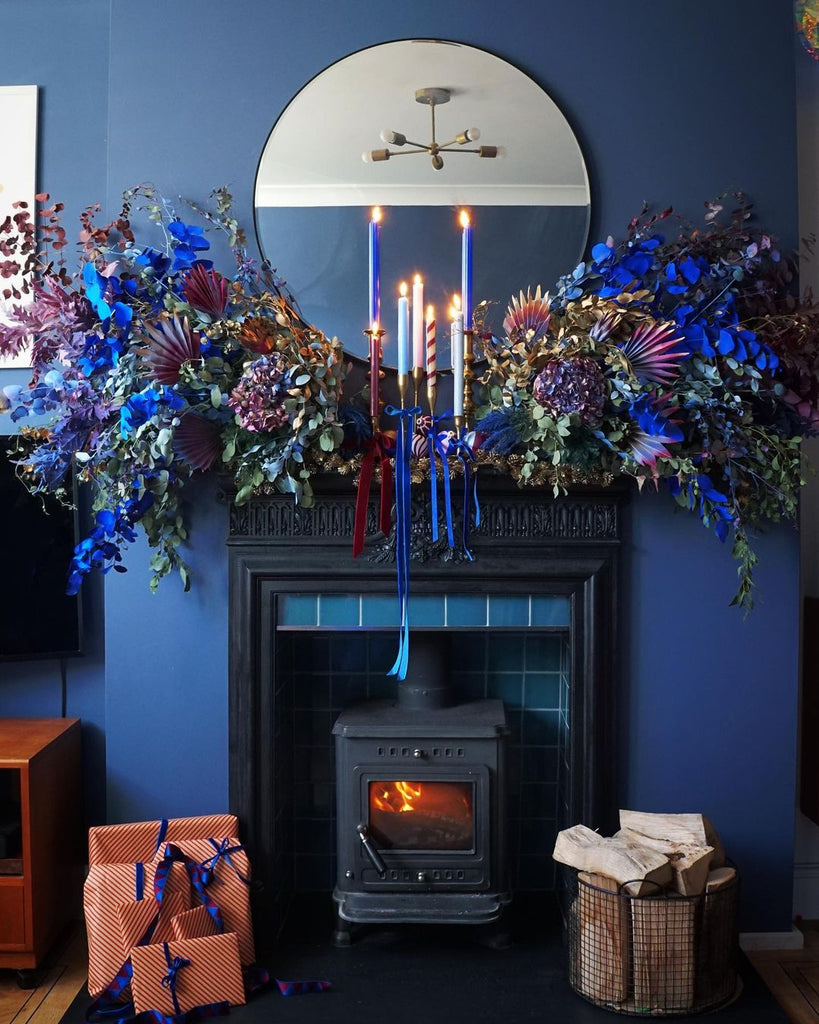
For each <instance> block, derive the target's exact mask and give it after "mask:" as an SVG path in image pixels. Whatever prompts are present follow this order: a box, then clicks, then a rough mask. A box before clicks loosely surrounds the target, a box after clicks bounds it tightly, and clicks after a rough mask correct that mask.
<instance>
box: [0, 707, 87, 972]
mask: <svg viewBox="0 0 819 1024" xmlns="http://www.w3.org/2000/svg"><path fill="white" fill-rule="evenodd" d="M80 754H81V750H80V722H79V719H76V718H0V794H2V802H1V803H0V809H2V815H3V819H4V824H5V825H6V828H5V830H4V831H5V834H4V844H3V848H2V851H0V967H11V968H17V970H18V971H19V972H20V975H19V976H20V981H21V984H25V983H26V981H27V978H28V975H29V972H31V971H32V970H33V969H34V968H36V967H37V966H38V965H39V964H40V963H41V961H42V959H43V957H44V956H45V954H46V952H47V951H48V949H49V947H50V946H51V944H52V943H53V941H54V939H55V938H56V937H57V935H58V934H59V932H60V931H61V930H62V928H63V927H64V926H65V925H66V924H67V923H68V921H69V920H70V919H71V918H72V917H75V916H76V915H77V910H78V907H79V898H80V892H81V886H82V864H83V852H82V851H83V842H82V837H83V823H82V799H81V783H80Z"/></svg>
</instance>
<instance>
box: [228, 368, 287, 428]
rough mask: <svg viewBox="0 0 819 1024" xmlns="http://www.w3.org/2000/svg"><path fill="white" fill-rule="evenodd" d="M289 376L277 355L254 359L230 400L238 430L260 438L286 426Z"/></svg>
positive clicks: (229, 403) (231, 394)
mask: <svg viewBox="0 0 819 1024" xmlns="http://www.w3.org/2000/svg"><path fill="white" fill-rule="evenodd" d="M286 375H287V364H286V362H285V360H284V358H283V357H282V356H281V355H279V353H278V352H273V353H271V355H269V356H262V357H261V358H260V359H254V360H253V362H252V363H250V364H249V365H248V366H247V367H245V371H244V373H243V374H242V376H241V378H240V380H239V383H238V384H237V385H236V387H235V388H234V389H233V391H231V393H230V397H229V398H228V405H229V406H230V408H231V409H232V410H233V411H234V412H235V413H236V421H237V422H238V424H239V426H241V427H244V429H245V430H252V431H254V432H256V433H260V434H264V433H270V432H272V431H274V430H278V429H279V427H281V426H284V424H285V423H286V422H287V420H288V416H289V414H288V412H287V410H286V409H285V408H284V399H285V397H286V396H287V388H286V384H285V377H286Z"/></svg>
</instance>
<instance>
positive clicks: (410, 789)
mask: <svg viewBox="0 0 819 1024" xmlns="http://www.w3.org/2000/svg"><path fill="white" fill-rule="evenodd" d="M422 791H423V786H422V785H421V783H420V782H385V783H384V785H383V789H380V790H378V791H376V792H374V793H373V795H372V802H373V806H374V807H376V808H377V809H378V810H379V811H414V810H415V807H414V806H413V800H420V798H421V793H422Z"/></svg>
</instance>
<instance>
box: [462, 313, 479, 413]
mask: <svg viewBox="0 0 819 1024" xmlns="http://www.w3.org/2000/svg"><path fill="white" fill-rule="evenodd" d="M474 344H475V332H474V331H473V330H472V328H471V327H470V328H468V329H467V330H465V331H464V415H463V422H464V426H465V427H466V429H467V430H471V429H472V425H473V424H472V419H473V416H474V413H475V403H474V402H473V400H472V384H473V382H474V380H475V371H474V369H473V364H474V362H475V348H474ZM459 430H460V428H459Z"/></svg>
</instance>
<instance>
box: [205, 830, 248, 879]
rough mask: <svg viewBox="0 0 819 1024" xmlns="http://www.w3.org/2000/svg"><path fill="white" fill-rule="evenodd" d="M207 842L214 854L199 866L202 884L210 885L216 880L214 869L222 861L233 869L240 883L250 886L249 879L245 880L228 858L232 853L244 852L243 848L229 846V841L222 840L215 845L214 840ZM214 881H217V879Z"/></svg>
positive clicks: (240, 846)
mask: <svg viewBox="0 0 819 1024" xmlns="http://www.w3.org/2000/svg"><path fill="white" fill-rule="evenodd" d="M208 842H209V843H210V845H211V846H212V847H213V848H214V850H215V851H216V853H214V855H213V856H212V857H207V858H206V859H205V860H203V861H202V863H201V864H200V865H199V867H200V868H201V869H202V884H203V885H210V883H211V882H212V881H213V880H214V879H215V878H216V868H217V866H218V864H219V861H220V860H223V859H224V861H225V863H226V864H229V865H230V866H231V867H232V868H233V870H234V872H235V874H236V877H237V878H239V879H240V880H241V881H242V882H244V884H245V885H250V879H249V878H245V876H244V875H243V874H242V872H241V871H240V870H239V869H238V868H237V867H236V865H235V864H234V863H233V860H232V859H231V856H230V855H231V854H232V853H238V852H239V851H240V850H244V846H242V845H236V846H231V845H230V840H229V839H223V840H222V841H221V842H219V843H217V842H216V840H215V839H208ZM216 880H217V881H218V879H216Z"/></svg>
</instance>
